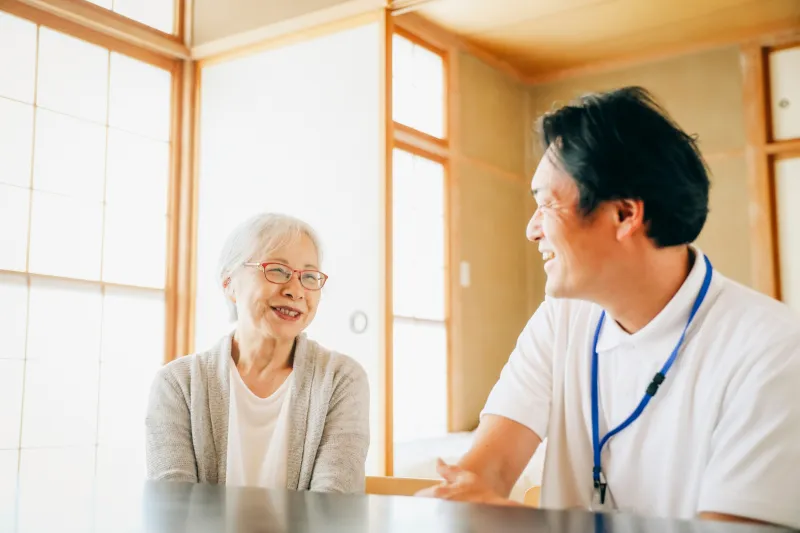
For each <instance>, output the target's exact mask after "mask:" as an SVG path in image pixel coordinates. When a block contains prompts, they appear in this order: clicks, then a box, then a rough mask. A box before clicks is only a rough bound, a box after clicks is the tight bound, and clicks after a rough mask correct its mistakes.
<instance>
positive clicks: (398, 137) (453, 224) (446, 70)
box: [383, 9, 460, 476]
mask: <svg viewBox="0 0 800 533" xmlns="http://www.w3.org/2000/svg"><path fill="white" fill-rule="evenodd" d="M383 21H384V35H385V43H384V54H385V55H384V64H385V72H384V80H383V84H384V92H385V94H384V99H383V103H384V109H383V115H384V116H385V121H386V132H385V135H386V143H385V149H386V153H385V155H384V163H385V168H384V172H385V183H384V187H385V191H386V193H385V197H386V209H385V216H386V222H385V227H386V237H385V239H386V257H385V264H386V287H385V293H386V294H387V298H386V311H385V316H386V324H385V326H384V327H385V331H386V339H387V341H386V355H385V360H384V372H383V378H384V379H383V386H384V390H385V404H384V420H385V424H386V427H385V430H384V434H385V442H384V444H385V449H384V454H385V456H384V457H385V458H384V466H385V473H386V475H387V476H392V475H394V408H393V405H394V402H393V399H394V372H393V365H394V353H393V351H394V342H393V324H394V318H395V313H394V303H393V299H392V297H391V294H392V287H393V279H392V264H393V250H392V242H393V229H392V225H393V216H394V213H393V199H392V186H393V175H392V174H393V155H392V154H393V151H394V149H399V150H403V151H405V152H408V153H410V154H412V155H416V156H419V157H423V158H425V159H428V160H431V161H435V162H437V163H440V164H441V165H442V166H443V169H444V188H445V191H444V192H445V194H444V198H445V205H444V216H445V228H444V231H445V243H444V247H445V258H444V271H445V295H444V301H445V310H444V320H443V321H438V320H437V321H436V322H437V323H440V322H444V325H445V331H446V332H447V353H446V363H445V364H446V368H447V382H446V387H447V393H446V397H447V431H448V432H450V431H452V430H453V408H452V406H453V397H452V391H453V387H452V380H453V376H452V368H453V364H452V361H453V354H454V353H455V351H456V350H457V349H458V341H457V339H455V336H454V335H453V332H454V331H456V326H457V324H458V323H459V322H458V321H459V320H460V313H459V312H458V310H459V305H458V299H459V295H458V291H456V290H454V288H455V286H454V276H453V272H454V269H453V261H454V259H455V258H457V257H459V255H458V250H457V247H458V240H457V238H456V237H457V235H458V231H457V227H458V225H457V220H458V211H457V205H458V202H457V199H458V188H457V178H456V175H455V172H454V170H455V166H454V164H453V163H454V160H455V157H454V153H453V148H452V147H453V145H454V138H457V136H458V128H457V124H458V108H457V103H458V102H457V94H458V92H457V90H454V88H455V87H456V83H457V79H456V72H457V70H456V69H457V59H458V54H457V48H456V47H455V46H453V45H452V44H451V45H445V44H444V43H443V42H442V41H440V40H438V39H437V37H436V35H435V34H432V33H429V32H427V31H425V29H420V28H415V27H409V26H406V25H405V21H404V20H403V19H401V18H397V17H395V16H394V15H393V14H392V11H390V10H388V9H387V10H386V11H385V12H384V16H383ZM394 35H399V36H401V37H403V38H405V39H408V40H409V41H411V42H412V43H414V44H415V45H418V46H421V47H423V48H425V49H426V50H429V51H431V52H433V53H435V54H437V55H439V56H440V57H441V58H442V66H443V76H444V80H443V81H444V83H443V95H442V98H443V99H444V105H443V109H444V114H445V116H444V117H443V118H444V122H443V124H444V129H443V136H442V138H439V137H436V136H434V135H430V134H428V133H425V132H422V131H420V130H417V129H415V128H413V127H411V126H408V125H405V124H401V123H399V122H395V121H394V120H393V119H392V109H393V105H392V104H393V95H392V85H393V76H392V58H393V54H392V52H393V50H392V49H393V46H392V42H393V37H394ZM401 318H403V317H401Z"/></svg>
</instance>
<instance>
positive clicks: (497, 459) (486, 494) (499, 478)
mask: <svg viewBox="0 0 800 533" xmlns="http://www.w3.org/2000/svg"><path fill="white" fill-rule="evenodd" d="M541 442H542V439H540V438H539V436H538V435H536V433H534V432H533V431H531V430H530V429H528V428H527V427H525V426H523V425H522V424H520V423H518V422H514V421H513V420H510V419H508V418H505V417H502V416H497V415H486V416H484V417H483V418H482V419H481V422H480V425H479V426H478V429H477V431H476V433H475V442H474V444H473V445H472V448H470V450H469V451H468V452H467V454H466V455H465V456H464V457H463V458H462V459H461V461H459V463H458V465H457V466H451V465H447V464H445V463H444V462H442V461H441V460H439V465H438V467H437V470H438V472H439V475H441V476H442V478H444V481H443V482H442V483H441V484H439V485H436V486H434V487H430V488H428V489H425V490H422V491H420V492H418V493H417V496H424V497H431V498H442V499H445V500H454V501H469V502H475V503H491V504H497V505H513V504H515V502H512V501H510V500H508V496H509V494H510V493H511V489H512V488H513V487H514V483H516V482H517V479H519V476H520V474H522V471H523V470H524V469H525V466H526V465H527V464H528V462H529V461H530V460H531V457H533V454H534V452H536V449H537V448H538V447H539V444H541Z"/></svg>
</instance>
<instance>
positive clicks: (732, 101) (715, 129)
mask: <svg viewBox="0 0 800 533" xmlns="http://www.w3.org/2000/svg"><path fill="white" fill-rule="evenodd" d="M625 85H641V86H643V87H645V88H647V89H648V90H650V91H651V92H652V93H653V94H654V95H655V97H656V98H657V99H658V100H659V102H660V103H661V104H662V105H663V106H664V107H665V108H666V109H667V111H668V112H669V113H670V114H671V115H672V117H673V118H674V119H675V120H676V121H677V122H678V124H679V125H680V126H681V127H683V128H684V129H685V130H686V131H688V132H689V133H692V134H697V135H698V137H699V145H700V149H701V150H702V152H703V155H704V156H705V157H706V159H707V162H708V166H709V167H710V170H711V173H712V177H711V184H712V185H711V199H710V204H711V205H710V211H711V213H710V215H709V219H708V222H707V224H706V226H705V228H704V230H703V232H702V234H701V235H700V238H699V239H698V242H697V244H698V246H700V247H701V248H702V249H703V251H704V252H706V253H707V254H708V256H709V258H710V259H711V261H712V262H713V263H714V266H715V268H717V269H718V270H719V271H721V272H723V273H724V274H725V275H726V276H728V277H730V278H732V279H734V280H736V281H739V282H741V283H744V284H750V240H749V229H748V197H747V183H746V180H747V169H746V165H745V159H744V147H745V131H744V109H743V98H742V73H741V68H740V64H739V51H738V49H737V48H735V47H732V48H725V49H718V50H713V51H709V52H704V53H700V54H694V55H689V56H682V57H677V58H672V59H669V60H665V61H660V62H656V63H650V64H647V65H642V66H637V67H634V68H628V69H624V70H619V71H615V72H609V73H605V74H600V75H595V76H587V77H582V78H576V79H570V80H565V81H561V82H556V83H551V84H546V85H539V86H534V87H531V88H530V89H529V90H528V97H529V99H530V102H529V110H530V124H531V125H534V123H535V120H536V118H537V117H538V116H539V115H541V114H542V113H543V112H545V111H547V110H549V109H550V108H551V107H552V106H553V105H554V103H559V104H563V103H566V102H568V101H569V100H571V99H572V98H574V97H577V96H580V95H581V94H583V93H586V92H593V91H605V90H609V89H613V88H618V87H622V86H625ZM534 141H535V139H534ZM539 157H540V151H539V149H538V146H535V145H532V147H531V149H530V150H529V152H528V154H527V161H526V171H527V173H528V174H529V175H530V172H531V171H532V170H533V169H534V168H535V165H536V163H537V161H538V159H539ZM529 260H530V265H531V268H530V269H529V270H530V271H531V272H532V273H533V276H534V278H535V279H534V280H533V281H532V283H531V285H532V286H533V287H534V288H533V290H532V294H531V295H530V296H531V299H532V301H533V302H538V301H540V300H541V297H542V294H543V283H544V276H543V273H542V270H541V268H538V269H537V268H533V266H534V265H535V264H537V263H538V264H540V263H541V258H539V257H538V256H537V255H536V254H532V253H531V254H529Z"/></svg>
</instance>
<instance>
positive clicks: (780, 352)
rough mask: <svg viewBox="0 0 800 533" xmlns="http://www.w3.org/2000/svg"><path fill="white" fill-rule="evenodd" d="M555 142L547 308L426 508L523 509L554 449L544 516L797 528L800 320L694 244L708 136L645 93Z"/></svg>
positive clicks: (547, 162) (551, 120)
mask: <svg viewBox="0 0 800 533" xmlns="http://www.w3.org/2000/svg"><path fill="white" fill-rule="evenodd" d="M540 137H541V139H542V142H543V146H544V148H545V149H546V152H545V155H544V157H542V160H541V162H540V163H539V166H538V168H537V170H536V172H535V174H534V176H533V180H532V182H531V192H532V193H533V195H534V196H535V198H536V202H537V204H538V208H537V210H536V212H535V213H534V214H533V217H532V218H531V220H530V223H529V224H528V229H527V236H528V239H529V240H530V241H531V242H533V243H535V245H537V246H538V248H539V251H540V252H541V253H542V257H543V259H544V261H545V263H544V269H545V272H546V274H547V285H546V288H545V293H546V297H545V301H544V302H543V303H542V304H541V306H540V307H539V309H538V310H537V311H536V313H535V314H534V315H533V317H532V318H531V319H530V321H529V322H528V324H527V326H526V327H525V329H524V330H523V332H522V334H521V335H520V337H519V340H518V342H517V346H516V348H515V349H514V351H513V353H512V354H511V357H510V359H509V361H508V363H507V365H506V366H505V368H504V369H503V372H502V375H501V377H500V380H499V381H498V383H497V384H496V385H495V387H494V389H493V391H492V393H491V395H490V397H489V400H488V401H487V403H486V407H485V409H484V411H483V413H482V415H481V422H480V425H479V428H478V430H477V432H476V437H475V442H474V444H473V447H472V448H471V450H470V451H469V452H468V453H467V454H466V455H465V456H464V457H463V459H462V460H461V461H460V462H459V464H458V465H452V466H451V465H445V464H444V463H440V466H439V471H440V474H441V475H442V477H443V478H444V481H443V482H442V483H441V484H440V485H439V486H436V487H433V488H432V489H428V490H426V491H423V492H422V493H421V495H426V496H433V497H439V498H446V499H454V500H467V501H477V502H486V503H499V504H502V503H510V502H508V500H507V499H506V498H507V497H508V494H509V492H510V491H511V488H512V486H513V485H514V483H515V481H516V480H517V478H518V477H519V475H520V474H521V472H522V470H523V468H524V467H525V466H526V465H527V463H528V461H529V460H530V458H531V456H532V455H533V453H534V452H535V451H536V448H537V447H538V446H539V445H540V444H541V442H542V439H545V438H547V439H548V445H547V454H546V458H545V464H544V473H543V479H542V497H541V503H542V506H544V507H551V508H573V507H578V508H585V509H595V510H613V509H616V510H620V511H625V512H631V513H637V514H644V515H654V516H664V517H673V518H695V517H701V518H709V519H718V520H735V521H757V522H767V523H774V524H781V525H788V526H792V527H800V504H799V503H798V502H800V483H798V482H797V475H796V469H797V467H798V465H800V402H798V401H797V398H796V396H797V395H796V392H795V391H796V389H797V387H798V384H800V321H798V319H797V317H796V316H795V315H793V314H792V313H791V312H790V310H789V309H788V308H787V307H786V306H784V305H783V304H781V303H779V302H777V301H775V300H772V299H770V298H768V297H766V296H764V295H761V294H759V293H756V292H755V291H752V290H750V289H748V288H746V287H744V286H742V285H739V284H737V283H735V282H733V281H731V280H729V279H727V278H726V277H725V276H724V275H723V274H722V273H720V272H719V271H717V270H715V269H714V268H713V266H712V262H713V257H711V258H709V257H706V256H705V255H704V254H703V252H702V251H701V250H699V249H698V248H697V247H696V246H694V245H693V244H691V243H693V242H694V241H695V239H696V238H697V236H698V235H699V234H700V231H701V230H702V228H703V225H704V223H705V221H706V216H707V214H708V192H709V178H708V173H707V170H706V167H705V164H704V163H703V160H702V158H701V156H700V154H699V151H698V149H697V146H696V145H695V142H694V140H693V139H692V138H691V137H690V136H689V135H687V134H686V133H685V132H683V131H682V130H681V129H680V128H679V127H678V126H677V125H676V124H675V123H674V122H672V121H671V119H670V118H669V117H668V116H667V115H666V113H665V112H664V111H663V110H662V109H660V108H659V106H658V105H657V104H656V103H655V102H654V101H653V99H652V98H651V97H650V95H649V94H648V93H647V92H646V91H645V90H644V89H641V88H636V87H629V88H624V89H620V90H617V91H613V92H610V93H605V94H599V95H591V96H586V97H584V98H582V99H580V100H579V101H578V102H576V103H574V104H572V105H569V106H566V107H563V108H561V109H559V110H557V111H555V112H553V113H550V114H548V115H545V116H544V117H543V118H542V120H541V121H540ZM719 178H720V179H724V178H725V177H724V176H720V177H719ZM728 244H729V245H730V246H736V243H734V242H731V243H728Z"/></svg>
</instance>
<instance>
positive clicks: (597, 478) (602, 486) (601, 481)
mask: <svg viewBox="0 0 800 533" xmlns="http://www.w3.org/2000/svg"><path fill="white" fill-rule="evenodd" d="M593 474H594V488H595V490H596V491H597V493H598V496H599V497H600V505H605V503H606V489H607V488H608V483H606V476H605V474H603V470H602V469H601V468H600V467H599V466H596V467H594V469H593Z"/></svg>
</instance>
